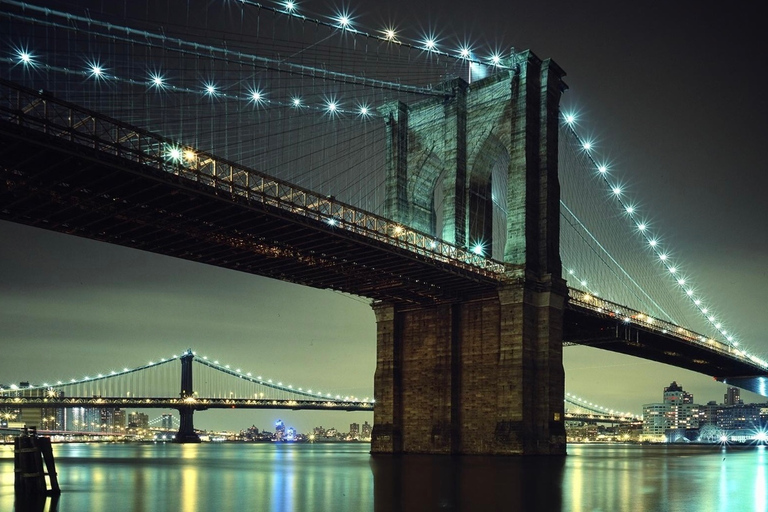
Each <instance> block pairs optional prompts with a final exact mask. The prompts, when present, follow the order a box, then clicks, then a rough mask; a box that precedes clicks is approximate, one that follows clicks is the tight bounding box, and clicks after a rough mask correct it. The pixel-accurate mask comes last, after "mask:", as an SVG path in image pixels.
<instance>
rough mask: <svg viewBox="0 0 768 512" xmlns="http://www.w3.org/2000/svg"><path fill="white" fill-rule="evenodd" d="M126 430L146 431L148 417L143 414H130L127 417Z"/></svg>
mask: <svg viewBox="0 0 768 512" xmlns="http://www.w3.org/2000/svg"><path fill="white" fill-rule="evenodd" d="M128 428H132V429H139V430H146V429H148V428H149V416H147V415H146V414H144V413H143V412H136V411H134V412H132V413H131V414H129V415H128Z"/></svg>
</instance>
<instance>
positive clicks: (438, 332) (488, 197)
mask: <svg viewBox="0 0 768 512" xmlns="http://www.w3.org/2000/svg"><path fill="white" fill-rule="evenodd" d="M563 76H564V72H563V71H562V70H561V69H560V68H559V67H558V66H557V64H555V63H554V62H552V61H551V60H545V61H541V60H540V59H538V58H537V57H536V56H535V55H534V54H533V53H531V52H529V51H526V52H522V53H518V54H516V55H515V56H514V57H513V59H512V62H511V64H510V66H509V68H508V69H507V70H506V71H502V72H498V73H496V74H494V75H493V76H490V77H488V78H485V79H483V80H480V81H476V82H475V83H472V84H468V83H467V82H465V81H463V80H461V79H455V80H452V81H450V82H448V83H446V84H444V85H443V86H444V87H445V92H446V94H445V96H444V97H443V98H429V99H426V100H422V101H420V102H417V103H412V104H408V105H406V104H404V103H394V104H390V105H387V106H385V107H384V108H383V109H382V111H383V112H384V114H385V115H386V116H387V117H388V148H387V149H388V155H387V165H388V168H387V169H388V176H387V196H386V216H387V217H388V218H391V219H393V220H396V221H398V222H401V223H403V224H405V225H407V226H410V227H412V228H414V229H417V230H420V231H424V232H427V233H431V234H433V235H435V236H437V237H439V238H442V239H443V240H445V241H447V242H451V243H453V244H455V245H457V246H461V247H466V248H467V249H469V250H474V251H476V252H482V253H483V254H485V255H486V256H488V257H493V258H494V259H497V260H500V261H503V262H504V263H505V264H506V267H507V278H506V280H505V282H503V283H501V282H500V283H499V287H498V290H497V293H495V294H493V295H492V296H485V297H479V298H478V297H472V298H466V300H458V301H456V302H453V303H441V304H433V305H429V306H413V305H405V304H395V303H384V302H382V303H377V304H375V305H374V306H373V307H374V312H375V314H376V321H377V367H376V375H375V399H376V408H375V413H374V414H375V417H374V431H373V441H372V452H373V453H445V454H555V455H557V454H565V428H564V410H563V408H564V405H563V399H564V371H563V363H562V330H563V307H564V303H565V300H566V297H567V288H566V286H565V282H564V281H563V279H562V276H561V263H560V251H559V235H560V227H559V215H560V204H559V200H560V186H559V182H558V167H557V163H558V158H557V157H558V153H557V151H558V124H559V122H560V114H559V103H560V96H561V94H562V92H563V91H564V90H565V89H566V86H565V84H564V83H563V81H562V78H563Z"/></svg>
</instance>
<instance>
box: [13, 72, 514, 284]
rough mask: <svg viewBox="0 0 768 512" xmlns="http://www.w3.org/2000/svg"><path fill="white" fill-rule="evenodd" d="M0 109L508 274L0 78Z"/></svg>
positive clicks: (144, 160)
mask: <svg viewBox="0 0 768 512" xmlns="http://www.w3.org/2000/svg"><path fill="white" fill-rule="evenodd" d="M0 91H2V93H1V94H0V116H2V118H4V119H5V120H6V121H8V122H11V123H13V124H17V125H19V126H24V127H27V128H32V129H34V130H38V131H40V132H42V133H45V134H47V135H52V136H54V137H59V138H62V139H64V140H67V141H70V142H74V143H76V144H80V145H82V146H85V147H88V148H90V149H94V150H96V151H98V152H99V153H100V154H104V155H112V156H116V157H119V158H123V159H127V160H130V161H133V162H136V163H138V164H141V165H144V166H147V167H150V168H153V169H157V170H160V171H163V172H167V173H169V174H173V175H176V176H180V177H183V178H186V179H188V180H190V181H193V182H197V183H201V184H204V185H207V186H209V187H211V188H212V189H215V190H217V191H221V192H224V193H226V194H229V195H231V196H232V197H241V198H244V199H246V200H248V201H255V202H259V203H262V204H264V205H266V206H269V207H273V208H276V209H278V210H282V211H285V212H290V213H293V214H298V215H302V216H304V217H307V218H311V219H315V220H318V221H322V222H325V223H327V224H328V225H329V226H331V227H332V228H336V229H344V230H346V231H349V232H352V233H356V234H359V235H362V236H365V237H367V238H372V239H375V240H377V241H380V242H384V243H387V244H390V245H393V246H396V247H399V248H402V249H406V250H409V251H411V252H413V253H416V254H418V255H420V256H422V257H426V258H430V259H432V260H435V261H440V262H443V263H447V264H450V265H453V266H456V267H459V268H462V269H465V270H469V271H471V272H474V273H478V274H481V275H484V276H487V277H490V278H495V279H501V278H503V276H504V271H505V267H504V264H503V263H500V262H497V261H494V260H491V259H488V258H485V257H484V256H482V255H480V254H475V253H474V252H472V251H469V250H466V249H463V248H460V247H456V246H455V245H452V244H449V243H447V242H444V241H442V240H440V239H438V238H436V237H433V236H431V235H429V234H426V233H422V232H418V231H415V230H412V229H410V228H408V227H407V226H404V225H402V224H400V223H397V222H394V221H392V220H389V219H386V218H384V217H381V216H378V215H376V214H373V213H370V212H366V211H364V210H361V209H359V208H355V207H353V206H351V205H348V204H345V203H341V202H339V201H336V200H335V199H334V198H333V196H325V195H321V194H317V193H315V192H312V191H310V190H307V189H303V188H301V187H298V186H296V185H293V184H291V183H288V182H285V181H282V180H279V179H277V178H273V177H271V176H268V175H266V174H263V173H260V172H258V171H255V170H253V169H249V168H247V167H244V166H241V165H239V164H236V163H234V162H230V161H227V160H224V159H220V158H217V157H215V156H213V155H211V154H209V153H206V152H204V151H201V150H199V149H197V148H194V147H191V146H185V145H183V144H180V143H178V142H176V141H173V140H171V139H168V138H165V137H162V136H160V135H157V134H153V133H151V132H148V131H146V130H142V129H141V128H138V127H135V126H132V125H129V124H127V123H123V122H121V121H118V120H116V119H112V118H110V117H107V116H104V115H101V114H98V113H96V112H93V111H90V110H88V109H85V108H83V107H80V106H78V105H75V104H72V103H69V102H66V101H63V100H60V99H58V98H55V97H53V96H51V95H50V94H48V93H46V92H45V91H42V90H41V91H33V90H31V89H27V88H25V87H22V86H20V85H18V84H15V83H13V82H9V81H7V80H3V79H0Z"/></svg>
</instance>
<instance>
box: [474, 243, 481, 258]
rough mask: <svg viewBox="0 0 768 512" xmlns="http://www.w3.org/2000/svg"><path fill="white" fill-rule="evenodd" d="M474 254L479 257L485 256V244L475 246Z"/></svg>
mask: <svg viewBox="0 0 768 512" xmlns="http://www.w3.org/2000/svg"><path fill="white" fill-rule="evenodd" d="M472 252H473V253H475V254H477V255H478V256H482V255H483V244H475V246H474V247H473V248H472Z"/></svg>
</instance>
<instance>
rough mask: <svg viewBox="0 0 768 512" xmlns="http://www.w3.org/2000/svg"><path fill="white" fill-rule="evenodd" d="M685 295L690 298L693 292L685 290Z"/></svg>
mask: <svg viewBox="0 0 768 512" xmlns="http://www.w3.org/2000/svg"><path fill="white" fill-rule="evenodd" d="M685 294H686V295H688V296H689V297H691V296H692V295H693V290H691V289H690V288H689V289H687V290H685Z"/></svg>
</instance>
